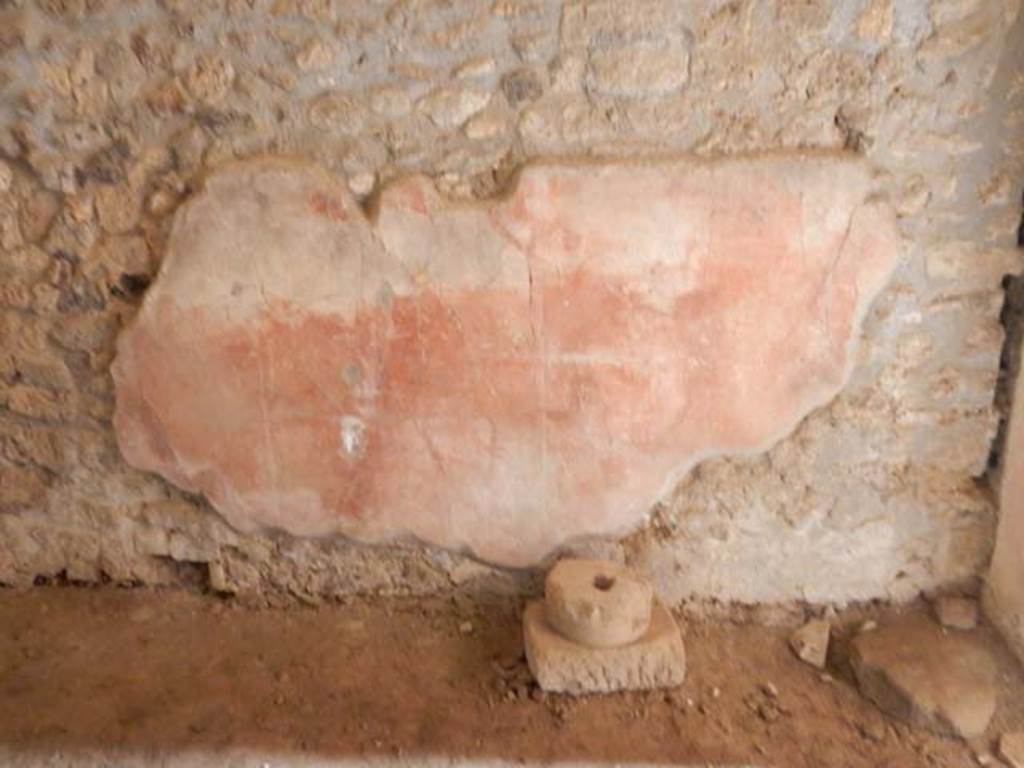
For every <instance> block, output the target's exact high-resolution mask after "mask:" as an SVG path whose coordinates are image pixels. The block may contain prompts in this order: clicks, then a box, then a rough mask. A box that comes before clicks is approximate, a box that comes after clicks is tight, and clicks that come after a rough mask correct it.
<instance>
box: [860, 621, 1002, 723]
mask: <svg viewBox="0 0 1024 768" xmlns="http://www.w3.org/2000/svg"><path fill="white" fill-rule="evenodd" d="M851 662H852V664H853V670H854V674H855V675H856V677H857V684H858V686H859V687H860V690H861V693H863V694H864V695H865V696H866V697H867V698H869V699H871V701H873V702H874V703H875V704H876V705H878V707H879V708H880V709H882V710H883V711H885V712H887V713H889V714H890V715H892V716H893V717H898V718H900V719H901V720H905V721H907V722H909V723H911V724H912V725H916V726H921V727H925V728H929V729H931V730H933V731H936V732H938V733H944V734H950V735H957V736H964V737H972V736H978V735H980V734H982V733H983V732H984V731H985V729H986V728H987V727H988V723H989V720H990V719H991V718H992V715H993V713H994V712H995V708H996V688H995V664H994V662H993V660H992V658H991V656H990V655H989V653H988V651H986V650H985V649H984V648H983V647H982V646H981V645H979V644H978V643H976V642H974V641H973V640H972V639H971V638H968V637H966V636H965V635H961V634H952V633H945V632H943V631H942V629H941V628H940V627H938V626H937V625H936V624H935V623H933V622H931V621H929V620H928V619H926V618H922V617H919V616H913V617H911V618H909V619H903V620H901V621H899V622H896V623H894V624H891V625H889V626H887V627H881V628H879V629H876V630H875V631H873V632H865V633H862V634H860V635H858V636H857V637H856V638H854V640H853V643H852V648H851Z"/></svg>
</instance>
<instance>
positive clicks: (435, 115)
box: [0, 0, 1024, 602]
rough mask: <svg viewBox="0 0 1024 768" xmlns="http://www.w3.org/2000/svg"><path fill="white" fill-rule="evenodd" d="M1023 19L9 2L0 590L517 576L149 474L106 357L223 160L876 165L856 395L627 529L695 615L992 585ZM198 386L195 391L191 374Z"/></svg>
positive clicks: (853, 0)
mask: <svg viewBox="0 0 1024 768" xmlns="http://www.w3.org/2000/svg"><path fill="white" fill-rule="evenodd" d="M1018 11H1019V2H1018V0H933V1H932V2H928V1H927V0H848V1H840V2H826V1H825V0H808V1H807V2H781V1H774V2H773V1H769V0H737V1H734V2H725V1H718V0H689V1H680V2H666V1H661V0H644V1H643V2H635V3H621V2H599V1H598V0H589V1H587V2H578V1H572V0H565V2H561V3H559V2H553V1H551V0H537V1H536V2H533V1H532V0H520V1H519V2H512V1H506V0H496V1H494V2H483V1H482V0H465V1H464V2H445V1H443V0H436V1H433V0H408V1H406V2H403V1H402V0H396V1H395V2H371V1H370V0H367V2H364V3H358V4H357V3H346V2H335V3H332V2H330V0H306V1H304V0H248V1H247V0H236V1H234V2H228V3H220V2H202V0H175V1H173V2H172V1H171V0H167V1H166V2H162V3H157V2H137V3H129V2H113V1H112V0H109V1H107V2H104V0H94V1H92V2H90V0H81V1H80V2H70V1H69V2H59V1H58V0H53V1H52V2H40V3H37V4H28V3H25V4H20V3H17V2H15V3H13V4H8V5H6V6H4V7H3V9H2V10H0V158H2V161H0V258H2V261H0V270H2V280H3V282H2V286H0V305H2V308H0V323H2V325H0V328H2V332H0V339H2V342H0V343H2V347H0V350H2V357H0V582H3V583H8V584H28V583H31V582H32V581H33V580H34V579H37V578H39V577H44V578H54V577H66V578H68V579H71V580H75V581H79V580H80V581H96V580H100V579H112V580H116V581H123V582H129V583H189V582H194V581H196V580H198V581H200V582H203V583H205V582H207V581H208V582H209V584H210V585H211V586H212V587H213V588H215V589H217V590H222V591H227V592H238V593H242V594H246V595H273V594H279V593H291V594H294V595H296V596H299V597H301V598H304V599H315V598H317V597H320V596H324V595H343V594H347V593H352V592H358V591H361V592H396V591H398V592H414V593H415V592H429V591H437V590H442V589H447V588H451V587H452V586H463V585H469V586H472V587H475V588H481V589H520V588H523V587H524V586H528V585H529V583H530V574H529V573H523V572H516V571H502V570H499V569H494V568H491V567H488V566H484V565H481V564H479V563H477V562H474V561H473V560H471V559H468V558H465V557H461V556H458V555H454V554H451V553H449V552H446V551H444V550H440V549H433V548H429V547H423V546H420V545H417V544H415V543H412V542H406V543H403V544H401V545H400V546H396V547H368V546H360V545H356V544H352V543H348V542H346V541H344V540H341V539H296V538H291V537H288V536H285V535H283V534H269V533H268V534H241V533H239V532H237V531H235V530H233V529H232V528H231V527H229V526H228V525H227V524H226V523H225V522H224V521H223V520H221V518H219V517H218V516H217V515H216V514H215V513H213V512H212V511H211V510H210V509H209V508H208V507H207V506H206V504H205V502H204V501H203V500H202V499H200V498H193V497H190V496H187V495H185V494H182V493H181V492H179V491H176V490H175V489H173V488H172V487H171V486H169V485H168V484H166V483H165V482H163V481H162V480H160V479H158V478H157V477H155V476H152V475H147V474H144V473H141V472H138V471H135V470H132V469H130V468H129V467H128V466H127V465H126V464H125V462H124V461H123V460H122V459H121V457H120V453H119V450H118V447H117V444H116V442H115V441H114V435H113V431H112V428H111V417H112V408H113V390H112V383H111V377H110V373H109V366H110V362H111V359H112V356H113V352H114V341H115V339H116V337H117V334H118V332H119V330H120V329H121V328H122V327H123V326H124V325H125V324H126V323H127V322H128V321H130V320H131V319H132V317H133V316H134V314H135V313H136V311H137V309H138V305H139V302H140V300H141V297H142V295H143V294H144V292H145V289H146V287H147V286H148V284H149V282H150V281H151V279H152V277H153V276H154V274H155V272H156V270H157V268H158V267H159V264H160V261H161V258H162V255H163V253H164V247H165V244H166V240H167V235H168V229H169V225H170V220H171V217H172V215H173V213H174V211H175V210H176V209H177V207H178V206H179V204H180V203H181V202H182V201H183V200H185V199H186V198H187V197H188V196H189V194H190V192H192V191H193V190H195V189H197V188H198V187H199V186H200V182H201V180H202V178H203V177H204V175H205V174H206V173H208V172H209V171H211V170H213V169H217V168H219V167H221V166H223V165H224V164H225V163H226V162H227V161H228V160H231V159H234V158H240V157H249V156H254V155H261V154H268V153H269V154H277V155H293V156H297V157H300V158H304V159H308V160H312V161H315V162H316V163H318V164H320V165H322V166H323V167H325V168H328V169H330V170H333V171H336V172H338V173H339V174H342V175H343V176H344V177H345V178H346V179H347V180H348V185H349V188H350V189H351V190H352V192H353V194H355V195H356V196H358V197H360V198H365V197H367V196H371V199H372V193H373V191H374V190H375V189H376V188H378V187H379V185H380V184H382V183H385V182H387V181H389V180H392V179H394V178H397V177H399V176H402V175H405V174H408V173H414V172H416V173H424V174H427V175H430V176H432V177H434V178H435V179H436V180H437V183H438V185H439V187H440V188H441V189H442V190H443V191H444V192H446V193H447V194H450V195H453V196H456V197H484V196H488V195H491V194H493V193H495V192H496V191H498V190H501V189H502V188H503V187H504V185H505V183H506V180H507V179H508V177H509V174H510V173H511V172H513V171H514V170H515V169H516V168H517V167H519V166H520V165H521V164H523V163H524V162H526V161H528V160H533V159H538V158H552V157H569V158H582V157H585V158H591V159H593V158H604V159H621V158H629V159H638V158H652V157H664V156H681V155H696V156H698V157H702V158H712V157H718V156H723V155H737V154H742V153H753V152H763V151H768V150H775V151H791V152H793V153H797V154H798V153H799V152H800V151H801V150H815V151H819V150H822V149H825V150H834V151H844V152H848V153H855V154H859V155H862V156H863V157H864V159H865V161H866V162H868V163H869V164H870V165H871V167H872V168H873V169H874V171H875V175H876V183H877V185H878V187H879V189H880V190H882V197H884V198H885V200H886V202H887V203H888V204H889V205H891V206H892V207H893V208H894V209H895V210H896V212H897V215H898V216H899V228H900V231H901V234H902V236H903V240H904V252H903V255H902V259H901V262H900V265H899V266H898V268H897V271H896V273H895V275H894V276H893V277H892V278H891V280H890V282H889V285H888V287H887V288H886V289H885V290H884V291H883V293H882V295H881V296H880V298H879V299H878V300H877V301H876V302H875V304H874V306H873V308H872V310H871V311H870V313H869V315H868V317H867V319H866V322H865V327H864V331H863V340H862V343H861V344H860V347H859V352H858V359H857V360H856V365H855V369H854V373H853V377H852V380H851V381H850V383H849V385H848V386H847V387H846V389H845V390H844V391H843V392H842V393H841V394H840V395H839V396H838V397H837V398H836V399H835V400H834V401H833V402H832V403H830V404H829V405H828V406H826V407H823V408H821V409H819V410H817V411H815V412H814V413H812V414H811V415H810V416H808V417H807V418H806V419H805V420H804V421H803V422H802V423H801V424H800V425H799V427H798V428H797V429H796V431H795V432H794V433H793V434H792V435H791V436H789V437H788V438H786V439H784V440H783V441H781V442H780V443H778V444H777V445H776V446H775V447H774V448H772V449H771V450H769V451H768V452H767V453H763V454H758V455H755V456H749V457H745V458H743V457H732V458H718V459H711V460H708V461H705V462H704V463H702V464H701V465H700V466H699V467H697V468H696V469H695V470H693V471H692V472H691V473H690V474H689V475H688V476H687V477H686V478H685V479H684V480H683V481H682V482H681V483H680V484H679V486H678V487H677V488H676V489H675V490H674V491H673V492H671V493H669V494H668V495H667V496H666V498H664V499H663V501H662V502H660V503H659V504H657V505H656V506H655V508H654V509H653V511H652V514H651V516H650V520H649V523H648V524H647V525H645V526H644V527H643V528H641V529H640V530H638V531H637V532H635V533H634V534H632V535H631V536H629V537H628V538H626V539H625V540H623V541H622V542H620V543H614V542H589V543H587V542H584V543H581V545H580V546H584V547H587V548H589V549H590V550H591V551H601V552H604V553H606V554H609V555H610V556H625V557H626V558H628V559H629V560H630V561H632V562H634V563H635V564H637V565H638V566H639V567H641V568H644V569H646V570H648V571H649V572H650V573H652V574H653V575H654V577H655V579H656V581H657V583H658V585H659V589H660V590H661V591H662V593H663V594H664V596H665V597H666V598H667V599H668V600H670V601H673V602H677V601H680V600H683V599H687V598H715V599H721V600H736V601H742V602H759V601H768V602H775V601H788V600H793V599H804V600H809V601H813V602H844V601H849V600H858V599H868V598H877V597H883V598H892V599H897V600H900V599H907V598H910V597H912V596H913V595H915V594H917V593H918V592H919V591H920V590H924V589H930V588H934V587H938V586H942V585H953V584H956V585H967V586H971V585H973V584H974V583H975V580H976V579H977V576H978V575H979V573H981V572H982V570H983V568H984V566H985V564H986V563H987V560H988V558H989V555H990V550H991V544H992V540H993V525H994V519H995V510H994V503H993V500H992V496H991V493H990V492H989V491H988V490H987V487H986V486H985V484H984V483H981V482H979V481H978V478H979V477H980V476H981V475H983V473H984V472H985V469H986V462H987V457H988V455H989V450H990V445H991V442H992V437H993V435H994V433H995V431H996V427H997V424H998V421H999V417H1000V414H999V413H998V412H997V409H996V408H995V407H994V405H993V394H994V390H995V382H996V378H997V375H998V366H999V357H1000V349H1001V345H1002V340H1003V331H1002V327H1001V326H1000V324H999V313H1000V308H1001V306H1002V289H1001V280H1002V277H1003V275H1004V274H1007V273H1016V272H1018V271H1020V267H1021V264H1020V259H1021V254H1020V252H1019V251H1018V250H1017V249H1016V247H1015V246H1016V228H1017V225H1018V223H1019V216H1020V207H1019V186H1020V179H1021V177H1022V175H1024V174H1022V172H1021V170H1022V165H1024V158H1022V155H1021V142H1019V141H1015V140H1017V139H1018V138H1019V137H1020V136H1021V133H1022V130H1024V126H1022V120H1024V112H1022V104H1024V83H1022V80H1021V70H1020V69H1019V67H1018V66H1017V64H1018V63H1017V62H1015V61H1013V59H1012V57H1010V56H1009V55H1007V54H1008V53H1009V52H1015V51H1017V50H1019V49H1021V48H1022V47H1024V27H1022V22H1021V20H1020V19H1019V18H1018V15H1019V14H1018ZM197 375H201V372H199V373H197Z"/></svg>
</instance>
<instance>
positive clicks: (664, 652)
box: [523, 601, 686, 695]
mask: <svg viewBox="0 0 1024 768" xmlns="http://www.w3.org/2000/svg"><path fill="white" fill-rule="evenodd" d="M523 635H524V642H525V645H526V660H527V662H528V663H529V665H530V671H531V672H532V673H533V676H534V677H535V678H536V679H537V683H538V684H539V685H540V687H541V688H543V689H544V690H546V691H555V692H560V693H571V694H575V695H579V694H585V693H608V692H611V691H620V690H644V689H652V688H665V687H671V686H676V685H681V684H682V682H683V680H684V678H685V677H686V651H685V649H684V647H683V639H682V635H681V634H680V632H679V627H678V626H676V623H675V620H674V619H673V618H672V614H670V613H669V612H668V611H667V610H666V609H665V608H664V607H663V606H662V605H661V604H660V603H655V605H654V609H653V612H652V615H651V625H650V627H649V628H648V630H647V633H646V634H645V635H644V636H643V637H641V638H640V639H639V640H636V641H635V642H632V643H629V644H627V645H621V646H618V647H614V648H590V647H587V646H585V645H580V644H579V643H574V642H573V641H572V640H568V639H567V638H564V637H562V636H561V635H560V634H559V633H558V632H557V631H555V629H554V628H553V627H552V626H551V625H550V624H549V623H548V620H547V616H546V612H545V608H544V603H543V602H541V601H536V602H533V603H530V604H529V605H528V606H527V607H526V612H525V613H524V615H523Z"/></svg>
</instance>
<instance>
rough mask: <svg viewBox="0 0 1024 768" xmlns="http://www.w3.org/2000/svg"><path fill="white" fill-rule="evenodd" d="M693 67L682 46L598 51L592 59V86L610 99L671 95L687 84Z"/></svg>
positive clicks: (654, 46)
mask: <svg viewBox="0 0 1024 768" xmlns="http://www.w3.org/2000/svg"><path fill="white" fill-rule="evenodd" d="M689 67H690V54H689V52H688V51H687V50H686V49H685V48H683V47H682V46H681V45H678V44H676V45H649V44H637V45H635V46H631V47H626V48H615V49H610V50H606V51H595V52H594V53H592V54H591V56H590V77H589V84H590V87H591V88H593V89H594V90H596V91H598V92H599V93H604V94H608V95H610V96H638V95H649V94H654V95H661V94H667V93H671V92H672V91H676V90H679V89H680V88H682V87H683V85H685V84H686V81H687V79H688V77H689Z"/></svg>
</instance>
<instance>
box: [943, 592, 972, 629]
mask: <svg viewBox="0 0 1024 768" xmlns="http://www.w3.org/2000/svg"><path fill="white" fill-rule="evenodd" d="M934 608H935V618H936V619H937V620H938V622H939V624H941V625H942V626H944V627H947V628H949V629H974V628H975V627H976V626H978V603H977V602H975V601H974V600H972V599H971V598H969V597H957V596H955V595H944V596H942V597H939V598H937V599H936V600H935V604H934Z"/></svg>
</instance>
